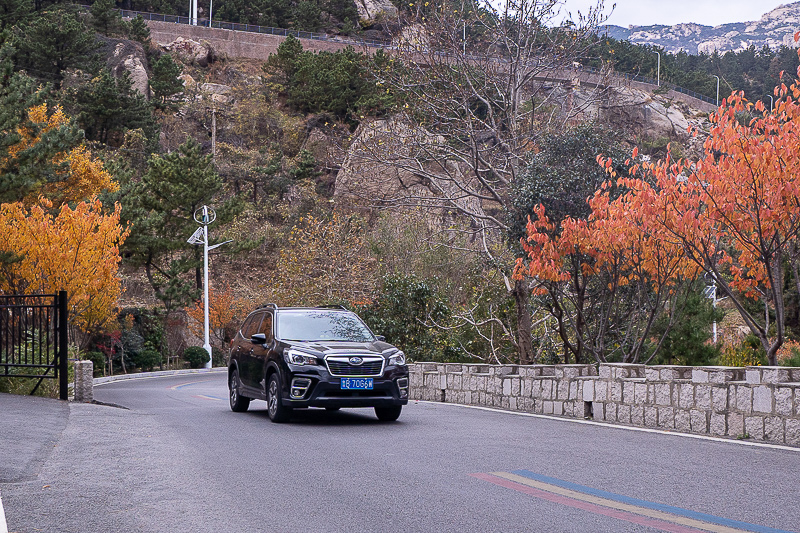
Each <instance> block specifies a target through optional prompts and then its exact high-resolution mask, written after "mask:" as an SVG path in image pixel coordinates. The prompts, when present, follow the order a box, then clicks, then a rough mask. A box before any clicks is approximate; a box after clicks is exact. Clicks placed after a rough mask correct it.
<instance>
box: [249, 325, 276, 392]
mask: <svg viewBox="0 0 800 533" xmlns="http://www.w3.org/2000/svg"><path fill="white" fill-rule="evenodd" d="M272 322H273V321H272V313H270V312H269V311H267V312H266V313H264V318H263V319H262V320H261V324H260V325H259V327H258V331H256V333H261V334H263V335H264V338H265V339H266V342H265V343H264V344H253V352H252V354H251V357H252V358H253V373H254V375H253V380H254V381H256V383H254V384H253V386H254V387H256V388H258V389H259V390H262V391H266V390H267V389H266V384H265V383H264V379H265V377H266V375H267V361H268V360H269V354H270V350H271V349H272V345H273V344H274V343H273V339H274V333H273V324H272Z"/></svg>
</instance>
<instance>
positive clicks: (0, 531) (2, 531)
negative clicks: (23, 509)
mask: <svg viewBox="0 0 800 533" xmlns="http://www.w3.org/2000/svg"><path fill="white" fill-rule="evenodd" d="M0 533H8V524H6V513H5V512H4V511H3V495H2V494H0Z"/></svg>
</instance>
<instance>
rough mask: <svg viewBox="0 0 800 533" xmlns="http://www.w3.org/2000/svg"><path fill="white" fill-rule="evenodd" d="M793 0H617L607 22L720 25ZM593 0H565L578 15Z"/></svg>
mask: <svg viewBox="0 0 800 533" xmlns="http://www.w3.org/2000/svg"><path fill="white" fill-rule="evenodd" d="M790 3H793V2H792V0H783V1H779V0H762V1H760V2H755V1H753V0H724V1H723V0H617V1H616V4H617V7H616V8H615V9H614V11H613V12H612V13H611V16H610V17H609V19H608V21H607V24H616V25H617V26H623V27H627V26H629V25H631V24H633V25H635V26H649V25H652V24H665V25H667V26H671V25H673V24H678V23H681V22H696V23H698V24H705V25H706V26H718V25H720V24H725V23H727V22H748V21H751V20H758V19H760V18H761V15H763V14H764V13H767V12H769V11H771V10H773V9H775V8H776V7H778V6H780V5H783V4H790ZM595 4H596V2H593V1H591V0H565V9H566V10H568V11H571V12H572V15H573V19H577V11H581V12H584V13H585V12H586V11H587V10H588V7H589V6H591V5H595ZM613 4H614V1H613V0H606V1H605V2H604V6H605V8H604V10H603V12H604V13H609V12H610V11H611V6H612V5H613Z"/></svg>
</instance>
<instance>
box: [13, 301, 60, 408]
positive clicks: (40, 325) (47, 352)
mask: <svg viewBox="0 0 800 533" xmlns="http://www.w3.org/2000/svg"><path fill="white" fill-rule="evenodd" d="M0 376H2V377H6V378H11V379H22V378H28V379H30V378H32V379H38V381H37V382H36V385H35V386H34V387H33V390H32V391H31V394H34V393H35V392H36V390H37V389H38V388H39V385H41V383H42V381H43V380H45V379H57V380H58V385H59V386H58V388H59V397H60V398H61V399H62V400H66V399H67V385H68V384H67V293H66V292H65V291H61V292H59V293H58V294H48V295H0Z"/></svg>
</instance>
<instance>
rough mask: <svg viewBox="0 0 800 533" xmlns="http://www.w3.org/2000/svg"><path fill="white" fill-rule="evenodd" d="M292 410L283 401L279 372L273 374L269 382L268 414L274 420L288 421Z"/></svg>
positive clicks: (278, 421)
mask: <svg viewBox="0 0 800 533" xmlns="http://www.w3.org/2000/svg"><path fill="white" fill-rule="evenodd" d="M291 413H292V410H291V408H289V407H284V405H283V404H282V403H281V383H280V378H279V377H278V374H277V373H275V374H272V375H271V376H270V377H269V381H268V382H267V415H268V416H269V419H270V420H272V421H273V422H277V423H280V422H286V421H288V420H289V416H290V415H291Z"/></svg>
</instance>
